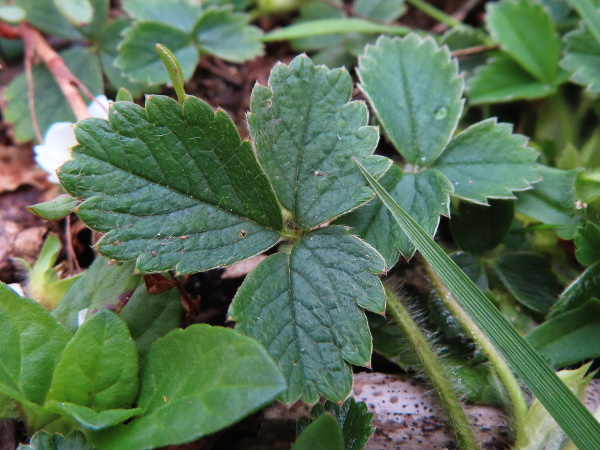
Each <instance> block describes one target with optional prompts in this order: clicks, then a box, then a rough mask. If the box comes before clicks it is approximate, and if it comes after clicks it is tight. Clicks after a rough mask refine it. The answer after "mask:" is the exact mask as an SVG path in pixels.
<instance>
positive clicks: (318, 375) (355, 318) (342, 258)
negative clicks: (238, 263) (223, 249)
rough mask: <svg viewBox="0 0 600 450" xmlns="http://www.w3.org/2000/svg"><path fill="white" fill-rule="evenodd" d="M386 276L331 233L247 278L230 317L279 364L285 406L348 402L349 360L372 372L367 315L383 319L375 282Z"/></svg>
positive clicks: (356, 242) (360, 249)
mask: <svg viewBox="0 0 600 450" xmlns="http://www.w3.org/2000/svg"><path fill="white" fill-rule="evenodd" d="M383 269H384V261H383V259H382V258H381V256H379V254H378V253H377V252H376V251H375V250H373V249H372V248H371V247H369V246H367V245H365V244H364V243H363V242H362V241H361V240H360V239H358V238H356V237H355V236H347V235H345V229H344V228H342V227H328V228H322V229H318V230H315V231H313V232H311V233H309V234H307V235H306V236H304V237H303V238H302V240H300V242H298V243H297V244H295V245H294V246H293V247H292V250H291V252H290V254H289V255H288V254H284V253H277V254H275V255H272V256H270V257H269V258H267V259H266V260H265V261H263V262H262V263H261V264H260V265H259V266H258V267H257V268H256V269H254V270H253V271H252V272H251V273H250V274H249V275H248V277H246V279H245V280H244V283H243V284H242V286H241V288H240V289H239V290H238V292H237V294H236V296H235V298H234V301H233V303H232V305H231V307H230V310H229V315H230V316H231V320H234V321H236V322H238V324H237V325H236V327H237V329H238V330H240V331H241V332H243V333H245V334H247V335H249V336H252V337H253V338H255V339H257V340H258V341H259V342H260V343H262V344H263V345H264V346H265V347H266V348H267V350H268V351H269V353H270V354H271V356H272V357H273V358H274V359H275V360H276V361H277V362H278V363H279V366H280V367H281V369H282V370H283V372H284V374H285V376H286V379H287V380H288V391H287V392H286V393H285V394H284V395H283V396H282V397H281V399H282V400H283V401H285V402H289V403H292V402H294V401H296V400H297V399H298V398H302V400H303V401H305V402H307V403H311V402H315V401H316V400H317V399H318V398H319V394H323V395H324V396H325V397H327V398H329V399H332V400H335V401H340V400H343V399H344V398H346V396H347V395H348V393H349V392H350V389H351V387H352V374H351V372H350V368H349V367H348V366H347V365H346V364H345V362H344V359H345V360H346V361H348V362H351V363H353V364H358V365H362V366H368V365H369V364H370V359H371V347H372V345H371V335H370V333H369V328H368V326H367V320H366V318H365V316H364V313H363V311H362V310H361V308H360V307H362V308H365V309H368V310H371V311H374V312H378V313H380V314H381V313H383V311H384V309H385V296H384V292H383V286H382V285H381V282H380V281H379V279H378V278H377V277H376V276H375V275H373V273H380V272H382V271H383Z"/></svg>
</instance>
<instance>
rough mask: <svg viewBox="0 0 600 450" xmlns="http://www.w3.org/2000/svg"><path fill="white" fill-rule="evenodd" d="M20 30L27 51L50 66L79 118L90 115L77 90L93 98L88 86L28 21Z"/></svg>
mask: <svg viewBox="0 0 600 450" xmlns="http://www.w3.org/2000/svg"><path fill="white" fill-rule="evenodd" d="M20 31H21V36H22V37H23V41H24V42H25V47H26V48H27V51H29V52H33V54H36V55H38V56H39V57H40V58H41V59H42V61H43V62H44V64H45V65H46V66H47V67H48V70H50V73H52V76H53V77H54V80H55V81H56V83H57V84H58V86H59V88H60V90H61V91H62V93H63V95H64V96H65V99H66V100H67V102H68V103H69V106H70V107H71V110H73V113H74V114H75V117H76V118H77V120H82V119H86V118H88V117H90V114H89V112H88V109H87V105H86V104H85V102H84V101H83V99H82V98H81V96H80V95H79V91H78V90H77V88H79V89H80V90H81V92H83V94H84V95H85V96H86V97H88V98H90V99H93V98H94V96H93V95H92V94H91V93H90V91H89V90H88V89H87V87H85V85H84V84H83V83H82V82H81V81H79V79H78V78H77V77H76V76H75V75H73V73H72V72H71V71H70V70H69V68H68V67H67V65H66V64H65V61H64V60H63V59H62V58H61V57H60V55H59V54H58V53H56V51H54V49H53V48H52V47H50V45H49V44H48V43H47V42H46V40H45V39H44V38H43V36H42V35H41V34H40V33H39V32H38V31H37V30H36V29H35V28H33V27H31V26H30V25H28V24H26V23H22V24H21V25H20Z"/></svg>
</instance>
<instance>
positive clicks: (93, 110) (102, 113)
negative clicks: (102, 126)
mask: <svg viewBox="0 0 600 450" xmlns="http://www.w3.org/2000/svg"><path fill="white" fill-rule="evenodd" d="M96 100H97V101H95V102H92V103H90V104H89V106H88V112H89V113H90V116H92V117H96V118H98V119H108V105H109V104H110V103H112V101H111V100H108V99H107V98H106V96H105V95H99V96H97V97H96ZM98 103H100V105H99V104H98Z"/></svg>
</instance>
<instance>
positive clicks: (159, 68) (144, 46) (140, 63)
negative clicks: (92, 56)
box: [115, 22, 200, 84]
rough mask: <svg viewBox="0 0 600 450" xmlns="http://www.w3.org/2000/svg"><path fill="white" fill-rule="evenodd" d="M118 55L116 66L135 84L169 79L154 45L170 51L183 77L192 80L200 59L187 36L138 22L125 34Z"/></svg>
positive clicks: (154, 23) (168, 26) (163, 81)
mask: <svg viewBox="0 0 600 450" xmlns="http://www.w3.org/2000/svg"><path fill="white" fill-rule="evenodd" d="M123 35H124V40H123V43H122V44H121V46H120V47H119V48H120V53H119V56H118V57H117V59H116V60H115V64H116V65H117V66H118V67H120V68H121V69H123V72H124V73H125V75H127V76H128V77H129V78H131V79H132V80H134V81H137V82H144V83H147V84H162V83H168V82H169V75H168V74H167V71H166V70H165V67H164V65H163V63H162V61H161V59H160V58H159V56H158V54H157V53H156V48H155V46H156V44H157V43H159V44H162V45H164V46H165V47H167V48H169V49H170V50H171V52H173V54H174V55H175V57H176V58H177V60H178V61H179V63H180V64H181V68H182V70H183V76H184V78H185V79H186V80H187V79H189V78H191V76H192V74H193V73H194V69H195V68H196V66H197V65H198V59H199V58H200V55H199V53H198V49H197V48H196V46H195V45H194V43H193V41H192V38H191V37H190V35H189V34H187V33H185V32H184V31H181V30H179V29H177V28H174V27H172V26H170V25H167V24H164V23H161V22H139V23H135V24H134V25H133V26H132V27H130V28H128V29H127V30H126V31H125V32H124V33H123Z"/></svg>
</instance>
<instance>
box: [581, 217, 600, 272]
mask: <svg viewBox="0 0 600 450" xmlns="http://www.w3.org/2000/svg"><path fill="white" fill-rule="evenodd" d="M575 245H576V246H577V251H576V252H575V256H577V260H578V261H579V262H580V263H581V264H585V265H586V266H589V265H590V264H594V263H595V262H597V261H600V227H598V225H596V224H595V223H592V222H588V223H586V224H585V226H584V227H583V228H580V229H579V232H578V233H577V235H576V236H575Z"/></svg>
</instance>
